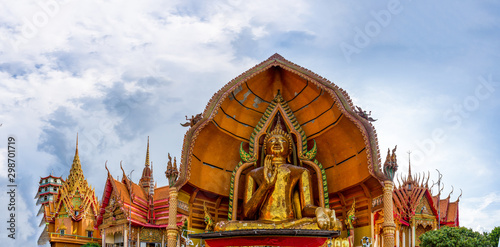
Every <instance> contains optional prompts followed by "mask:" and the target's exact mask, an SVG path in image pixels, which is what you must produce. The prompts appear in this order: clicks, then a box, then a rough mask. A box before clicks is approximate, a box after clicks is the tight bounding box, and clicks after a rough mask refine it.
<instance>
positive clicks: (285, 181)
mask: <svg viewBox="0 0 500 247" xmlns="http://www.w3.org/2000/svg"><path fill="white" fill-rule="evenodd" d="M263 150H264V152H265V154H264V165H263V166H262V167H258V168H255V169H253V170H251V171H250V172H249V173H248V174H247V175H246V182H245V193H244V196H243V211H242V213H243V218H244V219H245V220H244V221H222V222H218V223H217V225H216V226H215V231H230V230H240V229H286V228H295V229H323V230H340V229H341V228H342V226H341V223H340V221H338V220H337V219H336V216H335V211H334V210H330V209H327V208H321V207H318V206H314V205H313V192H312V186H311V177H310V174H309V170H307V169H306V168H303V167H300V166H295V165H292V164H289V163H287V160H288V158H289V156H290V154H291V151H292V138H291V137H290V135H289V134H288V133H287V132H286V131H284V130H283V129H282V128H281V123H280V121H278V122H277V124H276V127H275V128H274V130H273V131H271V132H270V133H269V134H268V135H267V136H266V138H265V139H264V146H263Z"/></svg>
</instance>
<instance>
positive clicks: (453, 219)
mask: <svg viewBox="0 0 500 247" xmlns="http://www.w3.org/2000/svg"><path fill="white" fill-rule="evenodd" d="M438 198H439V195H435V196H433V197H432V201H433V202H434V205H436V206H437V205H438ZM459 202H460V196H459V197H458V198H457V200H456V201H454V202H450V196H448V197H447V198H445V199H441V200H439V211H440V212H439V214H440V216H441V219H440V221H441V225H448V226H459V225H460V222H459V207H458V205H459Z"/></svg>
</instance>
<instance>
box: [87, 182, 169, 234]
mask: <svg viewBox="0 0 500 247" xmlns="http://www.w3.org/2000/svg"><path fill="white" fill-rule="evenodd" d="M113 194H114V195H115V196H116V197H117V198H119V200H120V201H119V202H118V203H119V205H120V207H121V210H122V211H123V212H124V213H125V215H127V217H128V218H129V217H130V215H131V221H132V223H133V224H137V225H142V226H147V227H160V226H162V227H163V226H164V225H166V224H168V199H169V187H168V186H164V187H160V188H155V189H154V194H153V197H152V200H151V201H150V200H149V197H148V194H146V193H145V192H144V190H143V189H142V188H141V186H139V185H137V184H135V183H134V182H132V181H130V180H128V179H126V178H124V179H123V180H122V181H121V182H120V181H118V180H116V179H114V178H113V177H112V176H111V175H110V174H109V175H108V179H107V181H106V188H105V190H104V194H103V198H102V205H101V210H100V214H99V217H98V221H97V225H100V224H102V221H103V217H104V213H105V208H106V207H107V206H108V204H109V198H110V197H111V196H112V195H113ZM131 196H132V198H131ZM129 211H130V212H131V214H129Z"/></svg>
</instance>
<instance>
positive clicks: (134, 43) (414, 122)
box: [0, 0, 500, 246]
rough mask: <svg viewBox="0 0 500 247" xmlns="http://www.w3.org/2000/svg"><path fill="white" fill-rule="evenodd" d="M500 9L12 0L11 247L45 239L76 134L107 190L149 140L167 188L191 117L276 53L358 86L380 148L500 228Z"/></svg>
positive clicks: (1, 135) (4, 132)
mask: <svg viewBox="0 0 500 247" xmlns="http://www.w3.org/2000/svg"><path fill="white" fill-rule="evenodd" d="M499 13H500V4H499V3H498V2H496V1H460V2H457V1H439V2H435V1H407V0H400V1H394V0H390V1H376V2H375V1H356V2H348V1H300V0H293V1H241V0H229V1H211V2H201V3H200V2H199V1H154V0H150V1H140V2H133V3H128V2H127V3H124V2H123V1H117V0H109V1H95V0H94V1H92V0H90V1H75V0H64V1H57V0H44V1H28V0H21V1H3V2H1V3H0V88H1V89H0V107H1V109H2V110H1V111H0V122H1V123H2V124H3V125H2V126H1V127H0V140H3V141H1V142H2V143H1V144H0V153H1V154H2V157H5V155H6V142H7V141H6V140H7V137H8V136H15V137H16V139H17V147H18V153H17V155H18V159H17V164H18V169H17V171H16V172H17V176H18V179H17V184H18V186H19V187H18V190H19V193H18V194H17V203H18V207H17V209H16V210H17V212H18V218H17V221H18V223H19V224H18V227H19V228H18V232H17V234H18V235H17V240H16V242H14V241H10V239H7V240H5V241H7V242H4V243H7V244H8V246H14V244H21V245H26V246H32V245H34V244H35V242H36V240H37V239H38V236H39V233H40V231H41V228H39V227H38V224H39V222H40V220H41V218H40V217H35V214H36V212H37V211H38V207H37V206H36V205H34V203H35V201H34V200H33V197H34V195H35V193H36V190H37V183H38V180H39V178H40V177H41V176H46V175H48V174H49V173H51V172H52V173H53V174H54V175H57V176H63V177H66V176H67V175H68V172H69V168H70V165H71V161H72V158H73V155H74V148H75V139H76V133H77V132H78V133H79V136H80V144H79V146H80V159H81V161H82V166H83V170H84V174H85V175H86V177H87V178H88V180H89V182H90V183H91V184H92V185H93V186H94V187H95V190H96V193H97V196H98V197H99V198H101V196H102V190H103V187H104V183H105V179H106V173H105V170H104V163H105V162H106V160H107V161H108V167H109V168H110V170H111V172H112V174H113V175H115V176H118V175H121V172H120V170H119V162H120V161H123V165H124V168H125V170H126V171H131V170H134V173H133V174H132V177H133V179H134V180H138V179H139V176H140V171H141V169H142V166H143V164H144V159H145V149H146V140H147V136H150V140H151V160H152V161H153V163H154V166H155V167H156V169H155V179H156V181H157V182H158V185H159V186H162V185H166V184H167V181H166V178H165V177H164V175H163V171H162V170H164V167H165V165H166V161H167V153H168V152H170V153H171V154H172V155H173V156H177V157H179V156H180V153H181V146H182V140H183V135H184V133H185V131H186V129H185V128H183V127H181V126H180V125H179V123H180V122H183V121H184V116H185V115H189V116H190V115H195V114H197V113H200V112H202V111H203V109H204V107H205V105H206V104H207V102H208V100H209V99H210V98H211V97H212V95H213V94H214V93H215V92H217V91H218V90H219V89H220V88H221V87H222V86H223V85H225V84H226V83H227V82H229V81H230V80H231V79H233V78H234V77H236V76H238V75H239V74H240V73H242V72H244V71H246V70H247V69H249V68H251V67H252V66H254V65H255V64H257V63H259V62H261V61H263V60H265V59H267V58H268V57H269V56H271V55H272V54H274V53H280V54H281V55H282V56H284V57H285V58H286V59H288V60H290V61H292V62H294V63H296V64H299V65H301V66H303V67H306V68H308V69H310V70H312V71H314V72H315V73H317V74H319V75H321V76H323V77H325V78H327V79H329V80H330V81H332V82H333V83H335V84H337V85H338V86H340V87H342V88H344V89H345V90H347V92H348V93H349V95H350V96H351V97H352V98H353V101H354V103H355V104H356V105H359V106H361V107H362V108H363V109H366V110H369V111H372V114H373V117H374V118H376V119H378V121H377V122H375V123H374V125H375V127H376V129H377V133H378V137H379V145H380V149H381V150H386V149H387V148H389V147H391V148H392V147H393V146H394V145H398V157H399V165H400V173H401V174H403V175H406V173H407V169H408V162H407V160H408V154H407V153H406V152H407V151H409V150H411V151H412V152H413V153H412V171H414V172H427V171H430V172H431V180H434V181H435V180H436V178H437V172H436V169H439V170H440V171H441V173H442V174H443V182H444V185H445V189H444V191H443V194H444V195H445V196H447V195H448V194H449V193H450V192H451V186H453V187H454V188H455V191H454V193H453V194H452V195H451V200H455V199H456V198H457V197H458V195H459V194H460V192H459V191H460V189H462V190H463V196H462V198H461V199H460V223H461V225H462V226H466V227H469V228H472V229H474V230H477V231H490V230H491V229H492V228H493V227H495V226H498V225H499V223H498V222H500V189H499V188H500V182H499V181H500V180H499V179H498V174H500V158H499V157H498V153H500V142H499V141H498V140H499V138H500V130H499V129H498V127H497V126H498V124H497V122H498V121H499V120H500V115H499V112H500V97H499V96H500V92H499V91H500V73H499V69H498V65H499V64H500V63H499V62H500V42H499V40H500V15H499ZM0 166H1V167H0V168H1V169H0V181H1V182H0V186H1V187H2V188H3V189H5V188H6V177H7V175H6V170H7V164H6V159H5V158H2V159H0ZM162 167H163V168H162ZM434 191H436V190H434ZM6 196H7V195H6V193H1V194H0V201H5V200H6V199H7V197H6ZM2 207H4V208H6V205H5V206H2ZM4 210H5V209H4ZM21 212H22V213H21ZM6 218H7V213H6V212H5V211H4V213H2V214H0V221H1V222H5V221H6ZM4 238H5V239H6V235H5V233H4V234H2V235H1V236H0V239H2V240H3V239H4Z"/></svg>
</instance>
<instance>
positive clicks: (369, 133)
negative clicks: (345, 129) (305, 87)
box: [176, 53, 385, 187]
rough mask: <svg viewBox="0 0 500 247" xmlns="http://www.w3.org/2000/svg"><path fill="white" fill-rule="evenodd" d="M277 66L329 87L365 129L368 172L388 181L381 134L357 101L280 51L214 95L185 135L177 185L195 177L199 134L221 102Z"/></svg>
mask: <svg viewBox="0 0 500 247" xmlns="http://www.w3.org/2000/svg"><path fill="white" fill-rule="evenodd" d="M273 66H279V67H280V68H282V69H284V70H287V71H289V72H291V73H294V74H297V75H299V76H301V77H302V78H305V79H306V80H308V81H311V82H312V83H313V84H315V85H316V86H318V87H321V88H323V89H327V90H326V91H327V92H328V94H330V96H331V97H332V98H333V99H334V100H335V104H336V105H337V106H338V108H339V109H340V111H341V112H342V113H344V115H345V116H346V117H347V118H348V119H350V120H351V121H353V123H354V124H355V125H356V126H357V128H358V129H359V130H360V131H361V133H362V135H363V140H364V142H365V146H366V147H367V148H366V154H367V159H368V171H369V173H370V174H371V175H372V176H374V177H375V178H377V179H378V180H379V181H380V182H381V183H382V181H383V180H385V174H384V173H383V171H382V169H381V158H380V151H379V149H378V138H377V133H376V131H375V128H374V126H373V124H372V123H371V122H369V121H367V120H366V119H364V118H362V117H361V116H359V115H358V114H356V112H355V110H354V109H355V107H354V104H353V103H352V100H351V98H350V97H349V95H348V94H347V92H346V91H345V90H343V89H342V88H340V87H338V86H337V85H335V84H333V83H332V82H330V81H329V80H327V79H325V78H323V77H321V76H319V75H317V74H315V73H314V72H312V71H310V70H308V69H306V68H303V67H301V66H299V65H297V64H294V63H292V62H290V61H288V60H286V59H284V58H283V57H282V56H281V55H279V54H278V53H275V54H273V55H272V56H271V57H269V58H268V59H266V60H265V61H263V62H261V63H259V64H257V65H255V66H254V67H252V68H250V69H248V70H247V71H245V72H243V73H242V74H240V75H239V76H237V77H236V78H234V79H232V80H231V81H229V82H228V83H227V84H226V85H225V86H224V87H222V88H221V89H220V90H219V91H217V92H216V93H215V94H214V95H213V96H212V98H211V99H210V101H209V102H208V104H207V105H206V107H205V110H204V111H203V114H202V115H201V119H200V120H199V121H198V123H197V124H196V125H195V126H192V127H191V128H190V129H189V130H188V131H187V132H186V134H185V135H184V141H183V145H182V151H181V153H182V154H181V159H180V170H182V171H183V172H182V173H181V174H179V179H178V180H177V183H176V186H177V187H181V186H183V185H184V184H186V183H187V182H188V180H189V178H190V176H191V166H190V164H191V160H192V155H191V154H192V151H193V148H194V144H195V141H196V138H197V137H198V135H199V133H200V131H201V130H202V129H203V128H204V127H205V126H206V125H207V124H209V123H210V121H211V120H212V119H213V117H214V116H215V115H216V114H217V111H218V110H219V108H220V105H221V104H222V102H223V101H224V99H225V98H227V97H228V96H229V95H230V93H231V92H232V91H234V90H235V89H236V88H237V87H238V86H239V85H241V84H242V83H244V82H246V81H247V80H249V79H250V78H252V77H254V76H255V75H257V74H259V73H261V72H263V71H265V70H266V69H268V68H270V67H273Z"/></svg>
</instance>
